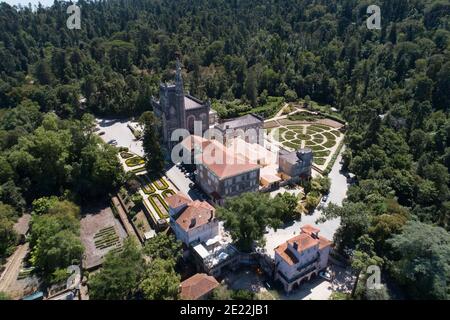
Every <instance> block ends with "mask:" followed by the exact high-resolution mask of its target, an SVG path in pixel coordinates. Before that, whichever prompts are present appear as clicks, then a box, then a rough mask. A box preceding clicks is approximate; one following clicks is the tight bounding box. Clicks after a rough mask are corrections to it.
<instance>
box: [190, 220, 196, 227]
mask: <svg viewBox="0 0 450 320" xmlns="http://www.w3.org/2000/svg"><path fill="white" fill-rule="evenodd" d="M196 222H197V220H196V219H195V218H192V219H191V224H190V225H189V228H193V227H194V226H195V223H196Z"/></svg>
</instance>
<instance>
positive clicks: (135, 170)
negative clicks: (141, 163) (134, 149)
mask: <svg viewBox="0 0 450 320" xmlns="http://www.w3.org/2000/svg"><path fill="white" fill-rule="evenodd" d="M146 170H147V169H145V167H139V168H136V169H133V170H130V172H132V173H140V172H144V171H146Z"/></svg>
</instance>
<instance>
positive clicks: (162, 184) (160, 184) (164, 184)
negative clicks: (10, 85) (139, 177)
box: [153, 177, 169, 190]
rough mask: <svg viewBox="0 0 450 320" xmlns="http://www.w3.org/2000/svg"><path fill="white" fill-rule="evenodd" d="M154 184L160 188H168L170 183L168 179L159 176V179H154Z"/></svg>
mask: <svg viewBox="0 0 450 320" xmlns="http://www.w3.org/2000/svg"><path fill="white" fill-rule="evenodd" d="M153 185H154V186H155V187H156V189H158V190H166V189H168V188H169V184H168V183H167V181H166V180H165V179H164V178H163V177H161V178H158V179H154V180H153Z"/></svg>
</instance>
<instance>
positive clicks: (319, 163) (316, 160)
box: [313, 158, 327, 166]
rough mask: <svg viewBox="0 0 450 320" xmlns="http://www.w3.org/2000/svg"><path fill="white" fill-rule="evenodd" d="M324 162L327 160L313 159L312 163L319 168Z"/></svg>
mask: <svg viewBox="0 0 450 320" xmlns="http://www.w3.org/2000/svg"><path fill="white" fill-rule="evenodd" d="M326 160H327V159H325V158H314V161H313V162H314V164H317V165H319V166H321V165H323V164H325V161H326Z"/></svg>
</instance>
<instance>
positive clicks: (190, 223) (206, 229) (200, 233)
mask: <svg viewBox="0 0 450 320" xmlns="http://www.w3.org/2000/svg"><path fill="white" fill-rule="evenodd" d="M167 204H168V205H169V215H170V226H171V227H172V230H173V232H174V233H175V236H176V237H177V239H179V240H180V241H182V242H183V243H185V244H186V245H187V246H189V245H190V244H191V243H192V242H203V241H207V240H208V239H211V238H214V237H215V236H217V235H218V234H219V222H218V221H217V219H216V217H215V212H216V210H215V208H214V207H213V206H211V205H210V204H209V203H208V202H206V201H199V200H195V201H192V200H191V199H190V198H188V197H187V196H186V195H184V194H182V193H177V194H174V195H173V196H170V197H169V198H167Z"/></svg>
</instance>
